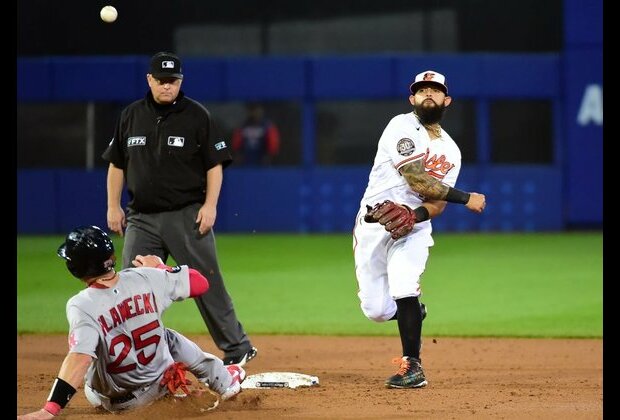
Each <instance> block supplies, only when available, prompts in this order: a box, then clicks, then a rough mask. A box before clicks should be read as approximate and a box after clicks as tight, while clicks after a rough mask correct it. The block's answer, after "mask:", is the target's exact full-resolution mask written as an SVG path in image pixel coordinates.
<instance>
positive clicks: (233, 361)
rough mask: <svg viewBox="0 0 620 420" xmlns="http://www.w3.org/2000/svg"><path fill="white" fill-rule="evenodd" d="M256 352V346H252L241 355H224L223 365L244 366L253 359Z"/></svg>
mask: <svg viewBox="0 0 620 420" xmlns="http://www.w3.org/2000/svg"><path fill="white" fill-rule="evenodd" d="M257 354H258V350H257V349H256V347H252V348H251V349H250V350H248V351H247V353H244V354H242V355H241V356H229V357H224V364H225V365H237V366H245V364H246V363H247V362H249V361H250V360H252V359H254V358H255V357H256V355H257Z"/></svg>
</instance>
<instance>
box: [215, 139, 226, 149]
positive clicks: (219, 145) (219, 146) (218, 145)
mask: <svg viewBox="0 0 620 420" xmlns="http://www.w3.org/2000/svg"><path fill="white" fill-rule="evenodd" d="M222 149H226V142H225V141H221V142H219V143H215V150H222Z"/></svg>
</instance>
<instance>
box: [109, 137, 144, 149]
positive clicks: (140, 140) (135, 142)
mask: <svg viewBox="0 0 620 420" xmlns="http://www.w3.org/2000/svg"><path fill="white" fill-rule="evenodd" d="M112 141H114V139H112ZM132 146H146V137H144V136H138V137H129V138H128V139H127V147H132Z"/></svg>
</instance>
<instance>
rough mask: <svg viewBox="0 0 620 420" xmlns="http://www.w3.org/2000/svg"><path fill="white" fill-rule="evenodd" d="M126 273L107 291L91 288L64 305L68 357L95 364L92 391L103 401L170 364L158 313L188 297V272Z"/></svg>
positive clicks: (140, 383) (142, 382)
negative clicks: (85, 356) (79, 356)
mask: <svg viewBox="0 0 620 420" xmlns="http://www.w3.org/2000/svg"><path fill="white" fill-rule="evenodd" d="M174 271H176V272H168V271H166V270H161V269H157V268H147V267H141V268H131V269H126V270H122V271H120V272H119V273H118V275H119V276H120V279H119V280H118V282H117V283H116V284H115V285H114V287H112V288H100V287H97V286H91V287H88V288H86V289H84V290H82V291H81V292H80V293H78V294H77V295H75V296H73V297H72V298H71V299H70V300H69V301H68V302H67V319H68V320H69V351H70V352H76V353H83V354H88V355H90V356H92V357H93V358H95V361H94V368H95V372H94V377H93V378H92V386H93V388H95V389H96V390H97V391H98V392H99V393H101V394H103V395H106V396H108V397H115V396H120V395H124V394H126V393H127V392H128V391H132V390H134V389H136V388H138V387H140V386H144V385H148V384H151V383H152V382H154V381H155V380H156V379H157V378H159V377H160V376H161V375H162V373H163V372H164V371H165V370H166V368H168V367H169V366H170V365H171V364H173V363H174V360H173V358H172V356H171V354H170V350H169V348H168V344H167V338H166V334H165V333H164V330H165V329H164V325H163V323H162V320H161V316H162V313H163V312H164V310H166V309H167V308H168V307H169V306H170V305H171V304H172V302H173V301H176V300H181V299H185V298H187V297H188V296H189V270H188V268H187V266H183V267H181V268H180V270H179V269H175V270H174Z"/></svg>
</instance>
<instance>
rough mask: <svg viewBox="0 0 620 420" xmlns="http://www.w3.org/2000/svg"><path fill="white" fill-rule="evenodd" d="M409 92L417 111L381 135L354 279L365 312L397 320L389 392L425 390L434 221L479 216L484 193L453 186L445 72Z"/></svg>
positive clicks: (358, 225)
mask: <svg viewBox="0 0 620 420" xmlns="http://www.w3.org/2000/svg"><path fill="white" fill-rule="evenodd" d="M409 90H410V92H411V95H410V96H409V102H410V103H411V105H412V106H413V112H410V113H407V114H401V115H397V116H395V117H394V118H392V120H391V121H390V122H389V123H388V125H387V127H386V128H385V130H384V131H383V134H382V135H381V138H380V139H379V144H378V147H377V154H376V156H375V161H374V165H373V167H372V170H371V172H370V176H369V181H368V186H367V187H366V191H365V192H364V196H363V198H362V201H361V206H360V211H359V212H358V214H357V217H356V221H355V228H354V230H353V251H354V257H355V274H356V276H357V281H358V284H359V292H358V297H359V299H360V302H361V308H362V311H363V312H364V315H366V317H368V318H369V319H371V320H373V321H376V322H383V321H388V320H397V322H398V331H399V334H400V340H401V344H402V357H397V358H396V359H394V363H396V364H398V365H399V369H398V372H397V373H396V374H395V375H393V376H391V377H389V378H388V379H387V380H386V382H385V386H386V387H388V388H419V387H423V386H425V385H427V380H426V377H425V375H424V371H423V370H422V365H421V359H420V347H421V341H422V338H421V337H422V320H423V318H424V316H425V315H426V311H425V307H424V305H423V304H421V303H420V301H419V297H420V295H421V289H420V277H421V276H422V273H424V270H425V267H426V261H427V259H428V255H429V248H430V247H431V246H433V244H434V242H433V238H432V236H431V232H432V227H431V221H430V219H432V218H434V217H437V216H439V215H440V214H441V213H442V212H443V210H444V209H445V207H446V204H447V202H451V203H458V204H463V205H465V206H466V207H467V208H468V209H469V210H471V211H473V212H476V213H480V212H482V211H483V210H484V208H485V205H486V202H485V196H484V195H483V194H478V193H475V192H471V193H469V192H464V191H460V190H458V189H456V188H454V186H455V184H456V180H457V177H458V175H459V171H460V169H461V152H460V150H459V148H458V146H457V145H456V143H455V142H454V140H452V138H451V137H450V136H449V135H448V133H446V132H445V131H444V130H443V129H442V128H441V126H440V121H441V119H442V117H443V115H444V112H445V110H446V108H447V107H448V106H449V105H450V103H451V102H452V98H451V97H450V96H448V85H447V83H446V78H445V76H444V75H442V74H440V73H437V72H436V71H432V70H428V71H425V72H422V73H420V74H418V75H416V76H415V79H414V81H413V83H411V85H410V87H409Z"/></svg>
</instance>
